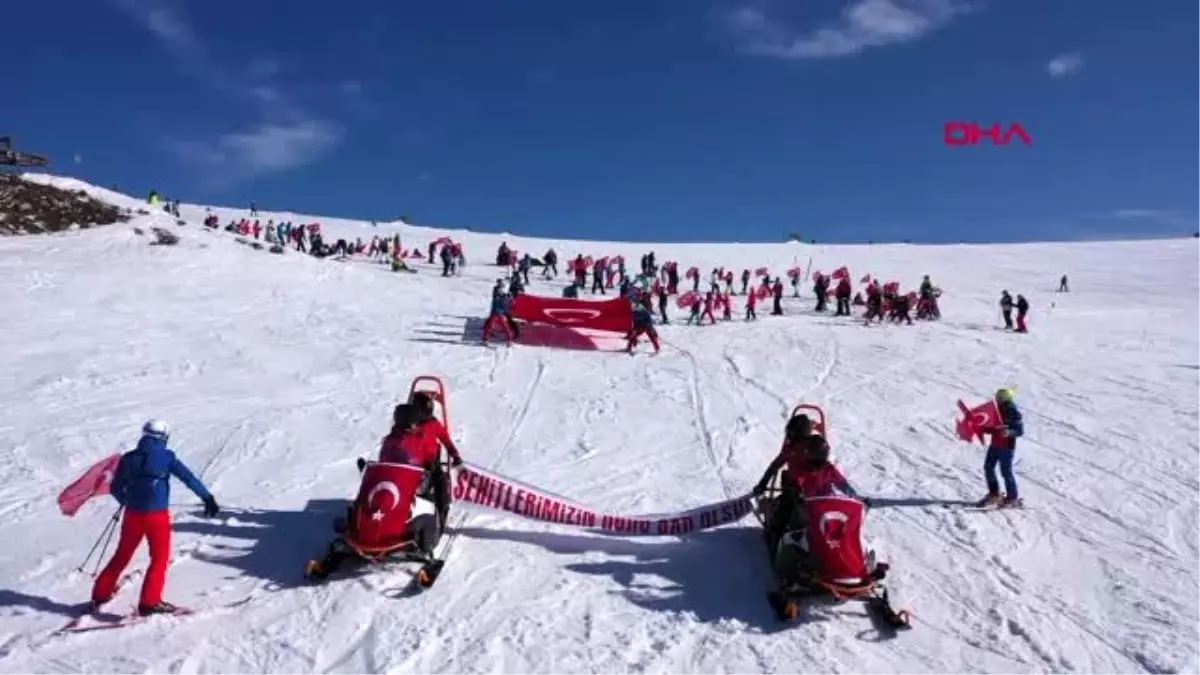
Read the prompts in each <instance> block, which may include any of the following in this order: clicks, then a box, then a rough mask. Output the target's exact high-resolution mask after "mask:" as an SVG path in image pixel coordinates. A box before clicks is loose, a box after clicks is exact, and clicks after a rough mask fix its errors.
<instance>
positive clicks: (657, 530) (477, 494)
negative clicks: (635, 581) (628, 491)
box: [453, 464, 753, 537]
mask: <svg viewBox="0 0 1200 675" xmlns="http://www.w3.org/2000/svg"><path fill="white" fill-rule="evenodd" d="M453 496H454V500H455V501H458V502H465V503H468V504H475V505H478V506H482V507H486V508H489V509H494V510H496V511H503V512H506V513H511V514H513V515H516V516H520V517H521V518H525V519H528V520H534V521H538V522H543V523H556V524H559V525H567V526H571V527H577V528H580V529H584V530H593V531H596V532H600V533H603V534H612V535H620V536H626V537H659V536H665V535H681V534H688V533H690V532H698V531H700V530H706V529H709V528H712V527H717V526H718V525H724V524H726V523H732V522H735V521H738V520H741V519H742V518H743V517H745V516H747V515H749V514H750V513H751V512H752V511H753V506H752V504H751V499H750V495H745V496H742V497H736V498H733V499H727V500H725V501H722V502H717V503H715V504H708V505H706V506H700V507H697V508H692V509H688V510H687V511H679V512H676V513H661V514H655V515H641V516H626V515H617V514H612V513H605V512H603V511H600V510H598V509H593V508H591V507H588V506H584V505H582V504H578V503H576V502H573V501H571V500H569V499H566V498H565V497H560V496H558V495H556V494H552V493H550V492H546V491H544V490H540V489H538V488H535V487H532V486H530V485H526V484H524V483H521V482H519V481H516V480H513V479H511V478H508V477H506V476H501V475H500V474H497V473H493V472H491V471H487V470H486V469H481V468H479V467H477V466H472V465H470V464H464V465H463V466H462V467H461V468H459V469H458V470H457V473H456V474H455V476H454V488H453Z"/></svg>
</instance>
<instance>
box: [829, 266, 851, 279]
mask: <svg viewBox="0 0 1200 675" xmlns="http://www.w3.org/2000/svg"><path fill="white" fill-rule="evenodd" d="M829 276H830V277H831V278H834V279H841V278H842V277H849V276H850V270H849V269H848V268H847V267H846V266H845V265H842V266H841V267H839V268H837V269H836V270H834V271H833V274H830V275H829Z"/></svg>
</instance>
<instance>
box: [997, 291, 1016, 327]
mask: <svg viewBox="0 0 1200 675" xmlns="http://www.w3.org/2000/svg"><path fill="white" fill-rule="evenodd" d="M1012 310H1013V299H1012V296H1011V295H1009V294H1008V291H1007V290H1005V291H1000V314H1001V316H1003V317H1004V328H1005V329H1007V330H1012V327H1013V322H1012Z"/></svg>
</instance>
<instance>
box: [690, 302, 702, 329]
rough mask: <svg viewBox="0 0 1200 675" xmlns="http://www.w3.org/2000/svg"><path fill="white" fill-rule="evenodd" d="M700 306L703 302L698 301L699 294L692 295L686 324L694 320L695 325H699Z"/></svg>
mask: <svg viewBox="0 0 1200 675" xmlns="http://www.w3.org/2000/svg"><path fill="white" fill-rule="evenodd" d="M702 306H703V304H702V303H701V301H700V296H699V295H694V296H692V307H691V310H692V313H691V314H688V319H687V325H689V326H690V325H692V322H693V321H695V322H696V325H697V326H699V325H700V308H701V307H702Z"/></svg>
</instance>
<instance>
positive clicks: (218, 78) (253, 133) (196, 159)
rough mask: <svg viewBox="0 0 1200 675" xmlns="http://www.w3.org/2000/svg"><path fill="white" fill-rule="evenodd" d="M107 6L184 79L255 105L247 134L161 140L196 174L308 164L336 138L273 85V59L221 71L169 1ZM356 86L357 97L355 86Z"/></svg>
mask: <svg viewBox="0 0 1200 675" xmlns="http://www.w3.org/2000/svg"><path fill="white" fill-rule="evenodd" d="M113 2H114V3H115V4H116V6H117V7H119V8H120V9H122V10H123V11H124V12H126V13H127V14H129V15H130V16H131V17H132V18H133V19H134V20H135V21H137V22H138V23H140V24H141V25H142V26H143V27H144V28H145V29H146V30H147V31H149V32H150V34H151V35H153V36H154V37H155V38H156V39H157V40H158V42H159V43H161V44H162V46H163V48H164V49H166V51H167V52H168V53H169V54H170V55H171V56H172V57H174V58H175V60H176V61H178V62H179V63H180V64H181V65H182V66H183V67H184V69H185V70H186V71H187V72H188V73H189V74H191V75H193V76H195V77H197V78H198V79H199V80H200V81H201V82H203V83H204V84H206V85H207V86H209V87H211V88H213V89H214V90H216V91H218V92H221V93H229V94H234V95H236V96H240V97H242V98H244V99H246V100H248V101H250V102H253V103H254V104H255V107H256V109H257V112H258V114H257V116H256V117H257V119H256V121H255V122H253V123H252V124H251V125H249V126H248V127H247V128H246V129H243V130H238V131H232V132H227V133H223V134H219V135H217V136H215V137H214V138H212V139H210V140H179V139H177V138H167V139H165V140H164V141H163V147H164V148H165V149H166V150H167V151H168V152H170V153H171V154H173V155H175V156H176V157H177V158H179V159H180V160H181V161H183V162H185V163H187V164H189V165H191V166H194V167H196V168H198V169H201V170H203V171H204V172H205V173H206V174H207V177H208V178H209V179H210V182H213V183H226V182H229V181H230V180H234V179H243V178H252V177H255V176H259V175H262V174H265V173H271V172H277V171H283V170H287V169H291V168H295V167H298V166H303V165H305V164H310V163H312V162H314V161H316V160H317V159H319V158H320V157H322V156H324V155H325V154H326V153H327V152H328V151H329V150H331V149H332V148H333V147H335V146H336V145H337V144H338V143H339V142H340V141H341V139H342V135H343V130H342V127H341V126H340V125H338V124H336V123H334V122H331V121H328V120H323V119H318V118H317V117H316V116H314V115H312V114H310V113H309V112H308V111H306V110H304V109H303V108H302V107H300V106H298V105H296V104H294V103H293V102H292V101H291V100H289V97H288V96H287V94H286V92H285V91H284V90H283V89H282V88H281V87H280V86H278V85H277V83H276V82H274V77H275V76H276V75H277V74H278V73H279V72H280V70H281V65H280V63H279V61H278V60H276V59H274V58H271V57H266V56H259V57H257V58H255V59H253V60H252V61H250V62H249V63H248V64H246V65H245V67H243V68H239V69H234V70H227V69H223V68H221V67H219V66H218V65H217V64H216V62H215V61H214V60H213V59H212V58H211V56H210V50H209V49H208V47H207V45H206V44H205V42H204V40H202V39H201V37H200V35H199V34H198V33H197V32H196V31H195V30H194V29H193V28H192V27H191V25H190V24H189V23H188V21H187V18H186V16H185V15H184V14H183V13H182V11H179V9H178V7H177V5H175V4H174V2H173V0H113ZM348 82H349V81H348ZM358 87H359V91H360V93H361V85H358ZM343 89H344V87H343Z"/></svg>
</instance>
